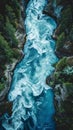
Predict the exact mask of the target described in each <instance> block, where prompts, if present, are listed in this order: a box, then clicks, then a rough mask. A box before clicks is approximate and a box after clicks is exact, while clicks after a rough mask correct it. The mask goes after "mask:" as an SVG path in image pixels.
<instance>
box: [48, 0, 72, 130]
mask: <svg viewBox="0 0 73 130" xmlns="http://www.w3.org/2000/svg"><path fill="white" fill-rule="evenodd" d="M52 2H53V1H50V3H49V4H48V7H50V12H49V9H48V8H47V14H48V15H49V13H50V16H52V17H53V18H54V19H55V20H56V21H57V23H58V27H57V29H56V30H55V32H54V35H53V38H54V39H55V40H56V50H55V53H56V55H57V56H58V58H59V61H58V63H56V64H55V65H54V66H55V71H54V73H53V74H52V75H51V76H50V77H48V78H47V83H48V84H49V85H50V86H51V87H52V88H53V89H54V94H55V97H54V99H55V108H56V115H55V119H56V129H57V130H65V129H66V130H72V129H73V125H72V124H73V109H72V108H73V22H72V21H73V1H72V0H70V1H67V0H62V1H60V0H56V1H55V2H56V3H55V4H54V3H52ZM53 4H54V6H53ZM61 6H62V7H63V8H62V10H61V13H60V17H56V15H54V14H55V11H56V10H57V9H58V7H61ZM48 12H49V13H48ZM57 13H59V12H57Z"/></svg>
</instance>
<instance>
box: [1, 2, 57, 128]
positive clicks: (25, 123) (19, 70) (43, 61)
mask: <svg viewBox="0 0 73 130" xmlns="http://www.w3.org/2000/svg"><path fill="white" fill-rule="evenodd" d="M46 4H47V0H30V2H29V3H28V6H27V9H26V19H25V26H26V34H27V39H26V44H25V46H24V49H23V51H24V54H25V57H24V58H23V59H22V61H21V62H20V63H19V64H18V65H17V66H16V68H15V71H14V76H13V80H12V85H11V89H10V92H9V95H8V99H9V101H13V108H12V116H11V117H9V116H7V115H6V114H5V119H4V121H3V124H2V125H3V127H4V128H5V130H55V123H54V120H53V115H54V113H55V109H54V100H53V97H54V95H53V90H52V89H51V88H50V86H48V85H47V84H46V77H47V76H49V75H50V74H51V73H52V72H53V71H54V67H53V64H54V63H55V62H56V61H57V57H56V56H55V53H54V50H55V41H54V40H53V39H52V38H51V36H52V34H53V31H54V29H55V28H56V23H55V21H54V20H53V19H52V18H51V17H49V16H46V15H44V14H42V10H43V8H44V6H45V5H46Z"/></svg>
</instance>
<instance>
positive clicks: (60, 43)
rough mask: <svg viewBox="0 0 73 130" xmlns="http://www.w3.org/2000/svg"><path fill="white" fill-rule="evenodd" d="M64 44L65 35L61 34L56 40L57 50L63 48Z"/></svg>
mask: <svg viewBox="0 0 73 130" xmlns="http://www.w3.org/2000/svg"><path fill="white" fill-rule="evenodd" d="M64 42H65V33H64V32H63V33H61V34H60V35H59V36H58V39H57V46H56V47H57V48H56V49H57V50H58V51H59V50H60V49H61V48H62V47H63V46H64Z"/></svg>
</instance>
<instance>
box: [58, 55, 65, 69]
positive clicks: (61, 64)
mask: <svg viewBox="0 0 73 130" xmlns="http://www.w3.org/2000/svg"><path fill="white" fill-rule="evenodd" d="M66 60H67V58H66V57H63V58H62V59H61V60H60V61H59V62H58V63H57V64H56V70H57V71H62V70H63V69H64V68H65V67H66V66H67V62H66Z"/></svg>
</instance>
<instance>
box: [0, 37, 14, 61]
mask: <svg viewBox="0 0 73 130" xmlns="http://www.w3.org/2000/svg"><path fill="white" fill-rule="evenodd" d="M12 57H13V52H12V50H11V48H10V47H9V46H8V43H7V41H6V40H5V39H4V37H3V36H2V35H0V62H3V63H4V62H10V61H11V58H12Z"/></svg>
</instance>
